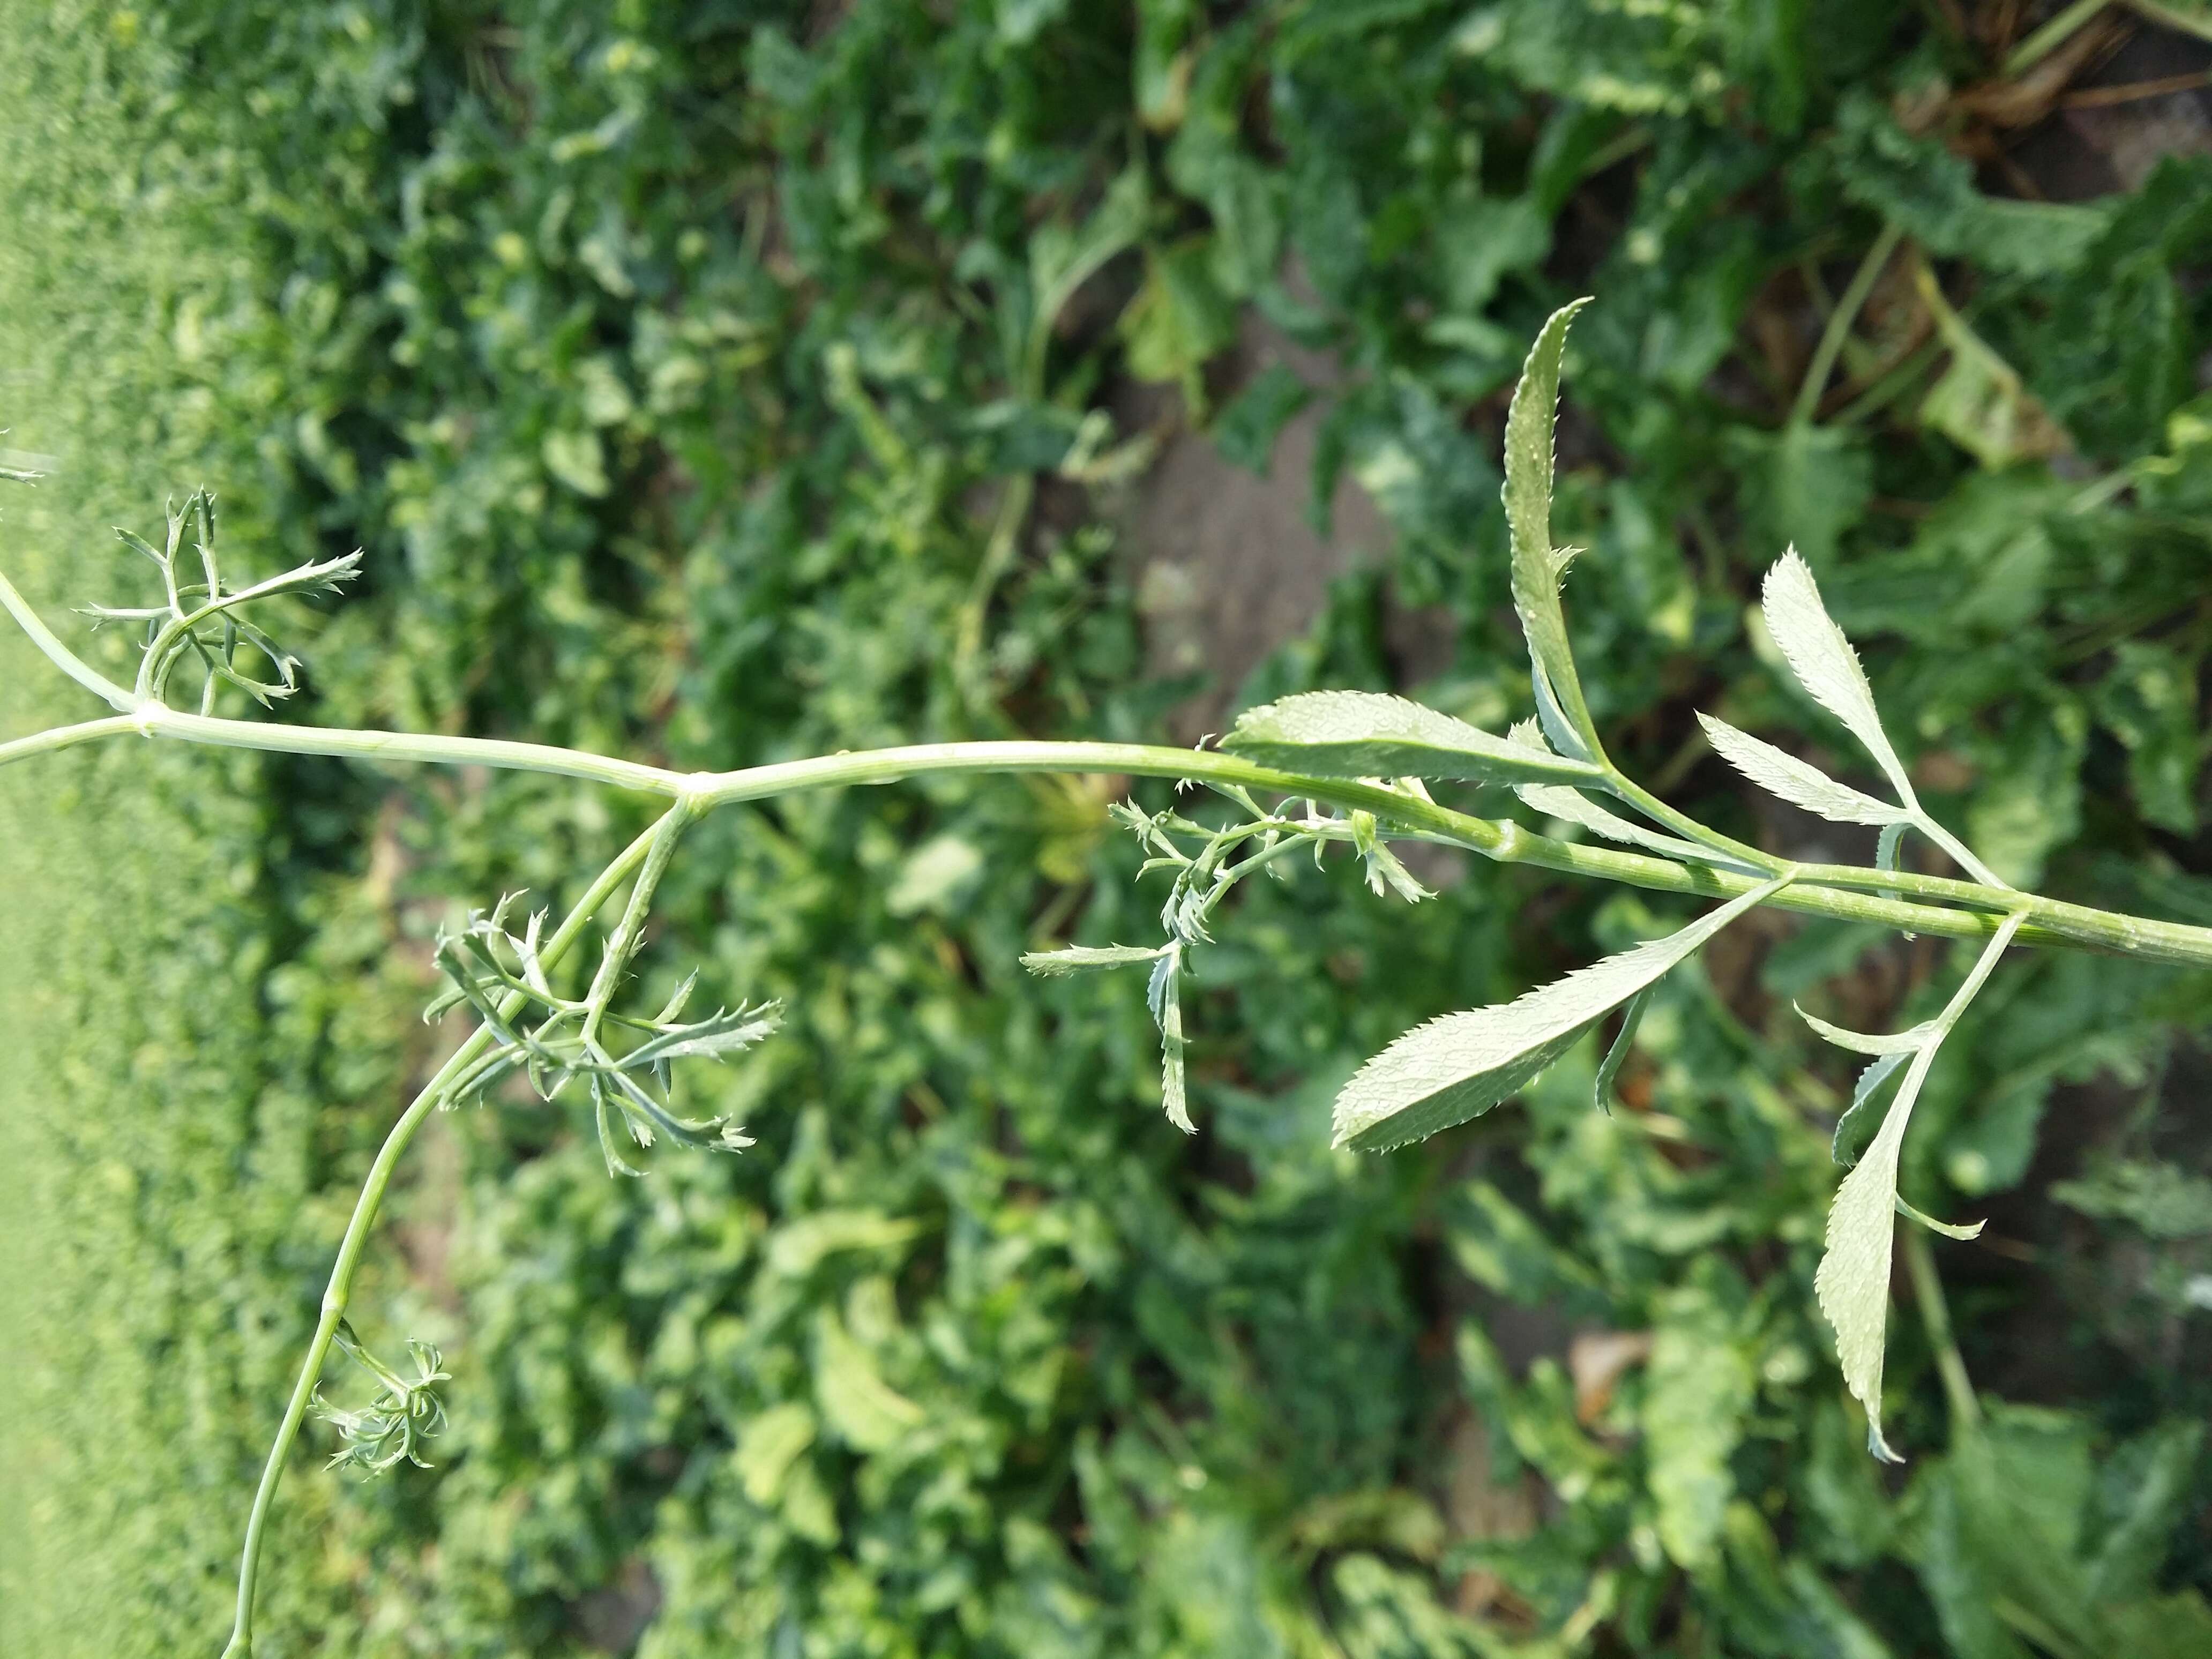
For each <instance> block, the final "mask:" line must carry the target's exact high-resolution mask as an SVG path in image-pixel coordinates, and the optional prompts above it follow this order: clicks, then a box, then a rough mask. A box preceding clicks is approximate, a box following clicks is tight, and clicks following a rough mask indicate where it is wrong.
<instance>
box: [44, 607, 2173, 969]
mask: <svg viewBox="0 0 2212 1659" xmlns="http://www.w3.org/2000/svg"><path fill="white" fill-rule="evenodd" d="M0 601H8V602H9V609H10V610H11V611H13V610H15V608H16V606H17V605H21V599H17V598H15V593H14V590H13V589H12V588H10V587H8V586H6V585H5V579H4V578H0ZM29 614H30V613H29V611H28V607H27V606H26V607H24V608H23V610H22V611H19V612H18V620H19V621H20V620H21V619H22V617H24V616H26V615H29ZM32 620H33V621H35V620H36V618H35V617H34V616H33V617H32ZM41 627H43V624H41ZM33 637H34V638H35V637H36V635H34V636H33ZM46 638H47V639H48V640H52V635H51V634H48V635H46ZM52 643H53V648H52V650H50V651H48V652H47V654H48V655H49V656H50V657H53V658H54V659H55V660H56V661H57V662H58V663H62V664H64V666H66V665H69V664H75V665H76V669H77V670H80V671H81V672H78V671H72V672H71V674H70V678H73V679H76V680H78V681H79V682H80V684H88V683H91V682H97V683H98V684H101V685H106V686H108V689H109V690H112V692H113V694H114V696H115V698H116V700H117V701H118V705H119V706H121V707H123V708H126V709H129V710H131V719H129V720H95V721H90V722H88V723H87V724H85V725H82V726H64V727H62V728H60V729H59V731H58V732H41V733H39V734H36V735H35V736H34V737H32V738H21V739H18V740H17V742H16V743H15V744H9V745H6V746H5V747H0V760H4V759H8V758H14V757H15V753H22V754H30V753H38V752H43V751H44V750H46V749H48V748H57V749H58V748H64V747H67V746H69V745H70V744H76V743H82V742H88V741H90V740H92V739H93V738H101V737H112V736H117V735H120V734H121V733H124V732H143V733H145V734H146V735H147V736H149V737H167V738H179V739H181V740H183V741H185V742H187V743H203V744H215V745H217V746H219V747H225V748H234V749H256V750H267V751H270V752H274V753H280V754H304V755H330V756H336V757H344V758H349V759H356V760H368V761H378V760H381V761H410V762H416V763H426V764H434V765H439V764H442V765H449V766H465V765H472V766H490V767H497V768H501V769H507V770H513V771H524V772H539V773H546V774H551V775H557V776H562V777H572V778H583V779H586V780H588V781H592V782H595V783H607V784H612V785H615V786H616V787H620V788H624V789H635V790H638V791H641V792H642V793H650V794H657V795H665V796H667V797H668V798H670V799H684V800H688V801H690V804H691V805H692V807H693V808H694V809H695V810H696V811H706V810H708V809H710V808H713V807H716V806H723V805H732V804H735V803H737V802H740V801H750V800H761V799H768V798H769V797H772V796H776V795H787V794H794V793H799V792H802V791H805V790H813V789H834V788H844V787H851V786H854V785H867V784H887V783H897V782H901V781H905V780H907V779H909V778H916V777H923V776H931V775H946V774H958V773H987V774H1005V773H1025V772H1059V773H1091V774H1107V775H1121V776H1130V777H1153V778H1171V779H1188V780H1190V781H1194V782H1199V783H1205V784H1210V785H1214V786H1217V787H1227V788H1237V787H1241V788H1244V789H1248V790H1258V791H1261V792H1263V793H1271V794H1278V795H1281V796H1284V797H1286V798H1304V799H1311V800H1316V801H1324V802H1327V803H1328V805H1332V806H1337V807H1342V808H1347V809H1351V810H1354V811H1369V812H1372V813H1374V814H1375V815H1376V817H1377V818H1378V819H1380V820H1382V821H1383V822H1384V823H1387V824H1389V826H1391V828H1392V829H1393V830H1394V831H1395V833H1397V834H1400V835H1411V836H1416V837H1419V838H1421V839H1425V840H1431V841H1438V842H1446V843H1449V844H1450V845H1452V846H1455V847H1462V848H1466V849H1468V851H1470V852H1474V853H1479V854H1482V855H1483V856H1484V857H1486V858H1488V859H1492V860H1496V861H1498V862H1499V863H1504V864H1529V865H1534V866H1538V867H1540V868H1542V869H1547V870H1558V871H1561V872H1565V873H1568V874H1572V875H1583V876H1591V877H1595V878H1599V879H1601V880H1606V881H1617V882H1621V883H1624V884H1626V885H1629V886H1632V887H1643V888H1648V889H1650V890H1654V891H1656V892H1667V893H1688V894H1696V895H1699V896H1705V897H1709V898H1723V899H1726V898H1735V897H1736V896H1740V895H1741V894H1744V893H1747V892H1749V891H1751V890H1753V888H1755V887H1758V886H1759V885H1760V884H1761V883H1760V881H1759V877H1758V876H1757V875H1756V874H1754V873H1749V872H1740V871H1734V870H1724V869H1711V868H1706V867H1701V866H1694V865H1686V864H1679V863H1676V862H1674V860H1668V859H1663V858H1658V857H1655V856H1653V855H1651V854H1644V853H1633V852H1629V851H1626V850H1625V849H1622V848H1613V847H1600V846H1590V845H1585V844H1583V843H1579V842H1563V841H1557V840H1554V839H1553V838H1552V837H1550V836H1542V835H1538V834H1536V833H1535V832H1534V831H1532V830H1528V829H1523V828H1522V826H1521V825H1519V824H1517V823H1511V822H1509V821H1504V820H1499V819H1493V818H1484V817H1475V816H1474V815H1473V814H1470V813H1466V812H1459V811H1453V810H1452V809H1450V808H1449V807H1445V806H1440V805H1436V804H1435V803H1434V802H1431V801H1426V800H1423V799H1419V798H1418V797H1416V796H1413V795H1412V794H1409V793H1405V792H1403V791H1401V790H1397V789H1394V788H1389V787H1385V786H1383V785H1380V784H1375V783H1364V782H1361V781H1357V780H1355V779H1349V778H1323V777H1312V776H1308V775H1303V774H1299V773H1292V772H1281V771H1277V770H1275V769H1273V768H1270V767H1265V766H1259V765H1255V763H1252V762H1250V761H1247V760H1242V759H1239V758H1238V757H1236V756H1234V755H1227V754H1223V753H1221V752H1219V751H1218V750H1195V749H1172V748H1164V747H1158V746H1155V745H1152V744H1133V743H1052V742H1033V741H1026V740H1011V741H1003V742H987V743H944V744H913V745H909V746H907V747H902V748H894V749H872V750H860V751H857V752H852V751H848V752H847V753H843V754H836V755H820V756H816V757H811V758H809V759H805V760H795V761H781V762H777V763H773V764H770V765H767V766H755V767H749V768H746V769H743V770H740V771H734V772H682V771H677V770H674V769H671V768H667V767H660V766H648V765H646V764H644V763H641V762H637V761H626V760H618V759H615V758H612V757H607V756H603V755H592V754H587V753H585V752H583V751H582V750H574V749H561V748H556V747H555V746H553V745H551V744H538V743H516V742H511V741H508V740H507V739H504V738H462V737H445V736H439V735H432V734H422V733H413V732H366V731H348V730H343V729H332V728H325V727H322V726H294V725H288V724H285V723H283V722H281V721H276V720H224V719H219V718H216V717H212V716H209V715H204V714H187V713H185V712H183V711H181V710H179V709H174V708H167V707H166V706H165V705H162V704H161V703H155V702H149V703H144V704H139V705H136V706H135V707H134V706H133V704H132V702H131V694H130V693H128V692H126V691H125V690H123V689H122V688H121V687H119V686H115V685H112V684H111V683H110V682H107V681H105V680H101V679H100V677H99V676H98V675H97V674H95V673H94V671H92V670H91V669H90V668H88V667H86V666H85V665H83V664H82V663H81V662H78V661H77V659H76V658H75V657H74V656H72V655H70V653H69V652H68V650H67V647H64V646H63V645H62V644H61V642H60V641H58V640H53V641H52ZM42 648H44V647H42ZM103 695H105V694H103ZM1637 793H1638V795H1640V794H1641V792H1640V791H1638V792H1637ZM1632 799H1634V797H1632ZM1636 804H1637V805H1638V806H1639V807H1642V805H1643V801H1642V800H1641V799H1637V801H1636ZM1656 805H1658V807H1659V809H1660V811H1661V812H1662V813H1663V814H1664V815H1665V816H1664V817H1663V818H1662V821H1664V822H1668V823H1672V824H1680V825H1683V826H1687V825H1689V824H1691V823H1693V821H1692V820H1689V819H1686V818H1684V817H1681V815H1680V814H1679V813H1676V812H1674V811H1673V809H1671V808H1668V807H1666V806H1665V805H1664V804H1663V803H1656ZM1699 828H1700V831H1701V833H1700V836H1699V838H1700V839H1701V840H1703V841H1705V842H1706V844H1708V845H1717V844H1718V843H1719V842H1725V841H1726V838H1725V837H1719V836H1717V835H1716V832H1714V831H1712V830H1710V829H1702V826H1700V827H1699ZM1728 845H1729V848H1735V846H1736V845H1737V844H1736V843H1732V842H1731V843H1728ZM1738 855H1741V856H1747V857H1755V860H1756V862H1757V864H1758V865H1759V867H1760V868H1762V869H1765V868H1771V867H1773V866H1775V864H1776V862H1777V861H1776V860H1775V859H1774V858H1773V856H1772V855H1771V854H1764V853H1758V852H1757V850H1756V849H1754V848H1743V849H1742V850H1741V854H1738ZM1800 871H1801V874H1800V876H1799V878H1798V880H1797V881H1796V882H1795V883H1793V884H1791V885H1790V886H1789V887H1786V888H1784V890H1782V891H1780V892H1779V893H1778V894H1776V895H1775V896H1774V897H1773V898H1772V900H1771V901H1770V902H1771V903H1773V904H1774V905H1776V906H1778V907H1779V908H1783V909H1787V910H1795V911H1798V912H1801V913H1802V914H1804V915H1818V916H1826V917H1830V918H1832V919H1833V920H1836V921H1863V922H1871V923H1874V924H1876V925H1878V926H1881V927H1894V928H1897V929H1899V930H1901V931H1903V932H1906V933H1932V934H1935V935H1936V936H1938V937H1940V938H1946V939H1986V938H1988V937H1989V935H1990V933H1993V932H1995V931H1996V927H1997V925H1998V923H1999V921H2002V917H2003V916H2004V915H2006V914H2007V913H2008V912H2010V911H2012V910H2014V909H2017V908H2025V909H2026V911H2027V916H2028V921H2027V926H2026V927H2024V928H2022V929H2021V934H2020V939H2019V942H2020V943H2021V944H2022V945H2044V946H2054V945H2055V946H2060V947H2063V948H2069V949H2073V950H2087V951H2106V952H2110V953H2112V954H2115V955H2120V956H2129V957H2139V958H2142V959H2143V960H2146V961H2152V962H2168V963H2182V964H2185V965H2189V966H2194V967H2212V928H2204V927H2190V926H2186V925H2185V924H2182V923H2179V922H2170V921H2154V920H2152V919H2151V918H2148V917H2144V916H2132V915H2124V914H2122V913H2119V912H2117V911H2109V910H2099V909H2093V908H2089V907H2087V906H2085V905H2078V904H2067V903H2064V902H2061V901H2059V900H2057V899H2047V898H2039V897H2033V896H2031V897H2028V898H2027V899H2026V900H2025V902H2023V900H2022V897H2021V895H2020V894H2018V893H2015V892H2014V891H2013V890H2010V889H2008V888H2003V887H2001V886H1996V885H1992V884H1989V883H1984V882H1971V881H1958V880H1954V879H1952V878H1949V877H1946V876H1929V875H1922V874H1919V873H1917V872H1911V871H1904V870H1875V869H1872V868H1868V867H1863V866H1856V865H1836V864H1808V865H1804V866H1800ZM1893 893H1894V894H1902V895H1905V898H1903V899H1897V898H1888V897H1884V896H1882V895H1885V894H1893ZM1916 901H1917V902H1916Z"/></svg>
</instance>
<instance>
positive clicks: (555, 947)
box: [222, 819, 666, 1659]
mask: <svg viewBox="0 0 2212 1659" xmlns="http://www.w3.org/2000/svg"><path fill="white" fill-rule="evenodd" d="M665 823H666V820H665V819H663V820H662V821H661V822H660V823H655V824H654V825H653V828H652V829H648V830H647V831H646V832H645V833H644V834H643V835H641V836H639V837H638V838H637V839H636V840H635V841H634V842H630V844H629V846H628V847H626V848H623V851H622V854H621V855H620V856H619V857H617V859H616V860H615V861H614V862H613V863H611V864H610V865H609V866H607V867H606V868H605V869H604V870H602V871H601V872H599V879H598V880H596V881H594V882H593V883H592V884H591V886H590V888H589V889H587V890H586V892H585V894H584V896H583V897H582V898H580V899H579V900H578V901H577V902H576V905H575V908H574V909H572V910H570V911H569V912H568V919H567V920H566V921H562V924H561V926H560V928H559V930H558V931H557V932H556V933H554V935H553V937H552V938H551V939H550V940H548V941H547V943H546V945H545V947H544V951H542V952H541V957H542V959H543V961H544V963H545V965H546V966H547V967H548V968H551V967H553V966H555V965H556V964H557V963H559V962H560V960H561V958H562V957H564V956H566V955H567V954H568V950H569V948H570V947H571V946H572V945H574V944H575V942H576V941H577V939H579V938H580V937H581V936H582V934H583V932H584V928H585V927H586V924H587V923H589V922H590V921H591V919H592V916H593V915H597V914H598V912H599V908H600V907H601V906H602V905H604V904H605V903H606V902H607V900H608V899H609V898H611V897H612V896H613V895H614V893H615V890H617V888H619V887H620V886H621V885H622V884H623V881H624V880H626V879H627V878H629V874H630V872H632V871H633V870H635V869H636V868H637V867H638V866H639V865H640V864H641V863H642V862H643V861H644V860H645V859H646V857H647V854H649V853H651V851H652V850H653V847H654V845H655V844H656V842H657V841H658V840H659V837H660V836H662V834H663V828H664V825H665ZM522 1000H523V999H522V998H521V997H520V995H519V994H509V995H508V997H507V1000H506V1002H505V1004H504V1005H503V1008H504V1012H506V1013H507V1014H509V1015H512V1014H513V1013H514V1012H516V1011H517V1010H518V1009H519V1008H520V1006H521V1004H522ZM490 1043H491V1032H490V1030H489V1029H488V1028H486V1027H483V1026H478V1027H477V1030H476V1031H475V1032H474V1033H473V1034H471V1036H470V1037H469V1039H468V1041H467V1042H464V1043H462V1044H461V1046H460V1047H459V1048H457V1049H455V1050H454V1051H453V1056H452V1058H450V1059H449V1060H447V1061H446V1063H445V1064H444V1065H443V1066H440V1067H439V1068H438V1071H437V1073H436V1075H435V1076H434V1077H433V1078H431V1079H430V1080H429V1082H428V1083H427V1084H425V1085H423V1086H422V1092H421V1093H419V1094H417V1095H416V1097H415V1098H414V1100H413V1102H412V1103H410V1105H409V1106H408V1108H407V1109H406V1110H405V1111H404V1112H403V1113H401V1114H400V1115H399V1121H398V1122H397V1123H394V1124H393V1125H392V1131H391V1133H389V1134H387V1135H386V1136H385V1138H384V1145H383V1146H381V1147H380V1148H379V1149H378V1151H377V1154H376V1161H375V1162H374V1164H370V1165H369V1170H368V1179H367V1180H366V1181H365V1182H362V1189H361V1196H360V1197H359V1198H358V1199H356V1200H355V1202H354V1208H353V1217H352V1219H350V1220H349V1221H348V1222H347V1223H346V1230H345V1236H344V1237H343V1238H342V1239H341V1240H340V1241H339V1243H338V1254H337V1261H335V1262H334V1263H333V1264H332V1265H331V1277H330V1282H329V1284H328V1285H327V1286H325V1289H324V1291H323V1306H322V1316H321V1318H320V1319H319V1321H318V1322H317V1324H316V1326H315V1334H314V1335H313V1338H312V1339H311V1340H309V1342H308V1344H307V1356H306V1358H303V1359H302V1360H301V1362H300V1375H299V1379H298V1380H297V1381H296V1382H295V1383H294V1384H293V1385H292V1398H291V1401H290V1402H289V1404H288V1405H287V1406H286V1407H285V1408H284V1420H283V1423H282V1424H281V1425H279V1426H278V1428H277V1431H276V1439H275V1441H274V1442H273V1443H271V1444H270V1448H269V1459H268V1462H266V1463H264V1465H263V1466H262V1469H261V1484H260V1486H258V1488H256V1490H255V1492H254V1494H253V1510H252V1514H251V1515H250V1516H248V1517H247V1520H246V1544H245V1548H244V1551H243V1553H242V1555H241V1557H240V1561H239V1568H238V1612H237V1618H236V1622H235V1623H234V1625H233V1626H232V1629H231V1635H230V1641H229V1643H228V1645H226V1646H225V1647H224V1649H223V1650H222V1652H223V1659H249V1656H251V1655H252V1651H253V1590H254V1583H255V1580H256V1578H257V1577H258V1575H259V1571H260V1565H261V1540H262V1532H263V1528H264V1526H265V1525H266V1524H267V1522H268V1519H269V1510H270V1504H272V1503H273V1502H274V1501H275V1499H276V1487H277V1485H278V1483H279V1482H280V1481H281V1480H283V1475H284V1464H285V1462H286V1461H287V1460H288V1459H289V1457H290V1455H291V1452H292V1443H293V1442H294V1441H295V1439H296V1438H298V1437H299V1432H300V1425H301V1422H303V1421H304V1420H305V1419H306V1418H307V1407H308V1406H309V1404H310V1403H311V1402H312V1401H313V1399H314V1395H315V1388H316V1385H317V1384H318V1383H319V1382H320V1381H321V1379H322V1374H323V1364H324V1361H325V1359H326V1358H328V1356H329V1353H330V1349H331V1341H332V1340H334V1339H335V1338H336V1336H337V1330H338V1327H339V1325H340V1324H342V1323H343V1322H344V1319H345V1313H346V1307H347V1304H349V1302H350V1301H351V1300H352V1297H353V1281H354V1276H355V1274H356V1273H357V1272H358V1271H359V1269H360V1267H361V1256H362V1250H363V1249H364V1248H366V1246H367V1244H368V1234H369V1230H370V1229H371V1228H372V1227H373V1226H374V1225H375V1224H376V1216H377V1212H378V1211H379V1210H380V1209H381V1208H382V1207H383V1206H384V1194H385V1191H386V1188H388V1187H390V1186H391V1184H392V1171H393V1170H396V1169H397V1168H398V1164H399V1160H400V1159H401V1158H403V1157H404V1156H405V1155H406V1152H407V1148H408V1147H409V1146H410V1145H411V1144H412V1143H413V1141H414V1139H415V1136H416V1133H417V1131H419V1130H420V1129H421V1128H422V1124H423V1122H424V1121H425V1120H426V1119H427V1118H428V1116H429V1115H430V1113H431V1112H432V1111H433V1110H434V1109H436V1107H437V1106H438V1104H439V1103H441V1101H442V1100H443V1099H444V1098H445V1095H446V1088H447V1085H448V1084H450V1083H451V1082H452V1080H453V1079H454V1078H455V1077H457V1076H459V1074H460V1073H462V1072H464V1071H465V1070H466V1069H467V1068H468V1066H470V1064H471V1062H472V1061H474V1060H476V1059H477V1056H478V1055H480V1054H483V1051H484V1049H485V1048H488V1047H489V1046H490Z"/></svg>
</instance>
